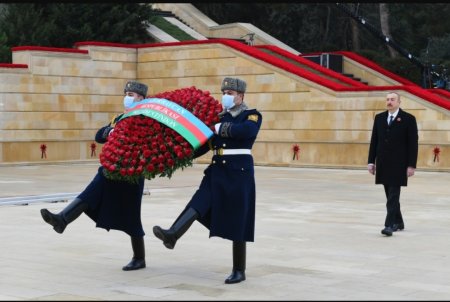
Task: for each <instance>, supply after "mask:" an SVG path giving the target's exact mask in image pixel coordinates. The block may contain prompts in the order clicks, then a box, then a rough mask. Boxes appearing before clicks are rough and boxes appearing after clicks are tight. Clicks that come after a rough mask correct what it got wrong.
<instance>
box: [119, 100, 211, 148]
mask: <svg viewBox="0 0 450 302" xmlns="http://www.w3.org/2000/svg"><path fill="white" fill-rule="evenodd" d="M139 114H142V115H145V116H148V117H150V118H152V119H154V120H157V121H158V122H160V123H162V124H164V125H166V126H167V127H170V128H172V129H173V130H174V131H176V132H177V133H178V134H180V135H181V136H183V137H184V138H185V139H186V140H187V141H188V142H189V143H190V144H191V145H192V147H193V148H194V150H195V149H197V148H198V147H200V146H201V145H203V144H204V143H206V142H207V141H208V139H209V138H211V137H212V136H213V134H214V133H213V132H212V131H211V129H209V128H208V126H206V125H205V124H204V123H203V122H202V121H201V120H200V119H198V118H197V117H196V116H195V115H193V114H192V113H191V112H189V111H188V110H186V109H185V108H183V107H182V106H180V105H178V104H177V103H174V102H172V101H169V100H166V99H160V98H149V99H144V100H142V101H140V102H136V103H134V104H133V106H132V107H131V108H129V109H128V110H127V112H126V113H125V114H124V115H123V116H122V118H121V119H124V118H127V117H129V116H133V115H139Z"/></svg>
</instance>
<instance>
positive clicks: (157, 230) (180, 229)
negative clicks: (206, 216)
mask: <svg viewBox="0 0 450 302" xmlns="http://www.w3.org/2000/svg"><path fill="white" fill-rule="evenodd" d="M197 217H198V213H197V211H196V210H194V209H193V208H188V209H187V210H186V211H184V212H183V213H182V214H181V215H180V216H179V217H178V218H177V219H176V220H175V222H174V223H173V225H172V226H171V227H170V229H169V230H164V229H162V228H161V227H159V226H154V227H153V234H155V236H156V237H157V238H159V239H161V240H162V241H163V243H164V246H165V247H166V248H168V249H173V248H174V247H175V244H176V243H177V240H178V239H180V237H181V236H183V234H184V233H185V232H186V231H187V230H188V229H189V227H190V226H191V225H192V223H193V222H194V221H195V220H196V219H197Z"/></svg>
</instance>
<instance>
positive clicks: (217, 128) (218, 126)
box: [214, 123, 222, 134]
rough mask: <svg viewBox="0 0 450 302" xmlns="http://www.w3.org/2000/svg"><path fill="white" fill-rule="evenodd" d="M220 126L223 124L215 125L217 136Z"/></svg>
mask: <svg viewBox="0 0 450 302" xmlns="http://www.w3.org/2000/svg"><path fill="white" fill-rule="evenodd" d="M220 125H222V123H217V124H215V125H214V128H215V129H216V134H218V133H219V129H220Z"/></svg>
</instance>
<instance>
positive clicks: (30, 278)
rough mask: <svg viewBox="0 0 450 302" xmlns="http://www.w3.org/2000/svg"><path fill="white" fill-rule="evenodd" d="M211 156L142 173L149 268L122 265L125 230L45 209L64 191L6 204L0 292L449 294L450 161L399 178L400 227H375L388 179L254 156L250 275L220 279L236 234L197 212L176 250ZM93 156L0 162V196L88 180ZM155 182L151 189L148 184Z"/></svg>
mask: <svg viewBox="0 0 450 302" xmlns="http://www.w3.org/2000/svg"><path fill="white" fill-rule="evenodd" d="M204 168H205V165H200V164H197V165H194V166H193V167H190V168H187V169H185V170H184V171H180V172H178V173H176V174H175V175H174V176H173V177H172V179H170V180H169V179H163V178H159V179H155V180H152V181H147V182H146V192H147V194H146V195H144V201H143V206H142V220H143V224H144V230H145V231H146V236H145V243H146V254H147V255H146V261H147V268H145V269H143V270H138V271H131V272H124V271H122V270H121V267H122V266H123V265H125V264H126V263H128V261H129V260H130V258H131V256H132V251H131V246H130V240H129V237H128V236H127V235H126V234H124V233H122V232H119V231H113V230H112V231H110V232H107V231H105V230H103V229H99V228H95V225H94V223H93V222H92V221H91V220H90V219H89V218H88V217H87V216H86V215H82V216H80V218H78V219H77V220H76V221H75V222H73V223H72V224H70V225H69V226H68V228H67V229H66V231H65V232H64V234H57V233H55V232H54V231H53V229H52V228H51V227H50V226H49V225H47V224H46V223H44V222H43V220H42V218H41V216H40V214H39V210H40V209H41V208H44V207H45V208H48V209H50V210H51V211H59V210H61V209H62V208H63V207H65V206H66V205H67V202H57V203H49V202H46V203H44V202H39V203H30V204H28V205H0V221H1V224H0V242H1V248H0V271H1V274H0V300H450V258H449V251H450V240H449V239H450V194H449V193H450V173H446V172H421V171H417V173H416V176H414V177H413V178H411V179H410V183H409V186H408V187H406V188H403V189H402V195H401V205H402V211H403V215H404V219H405V230H404V231H401V232H396V233H394V235H393V236H392V237H385V236H383V235H381V234H380V231H381V229H382V227H383V222H384V218H385V197H384V191H383V188H382V187H381V186H376V185H375V184H374V179H373V176H372V175H370V174H369V173H368V172H367V171H365V170H345V169H313V168H276V167H256V181H257V209H256V211H257V212H256V234H255V236H256V238H255V242H254V243H249V244H248V248H247V271H246V273H247V280H246V281H245V282H242V283H239V284H232V285H227V284H224V279H225V278H226V277H227V276H228V274H229V273H230V271H231V265H232V260H231V242H230V241H228V240H224V239H221V238H215V237H213V238H208V237H209V236H208V231H207V229H205V228H204V227H203V226H202V225H200V224H199V223H194V224H193V225H192V227H191V229H189V231H188V232H187V233H186V234H185V236H184V237H183V238H181V239H180V240H179V241H178V243H177V245H176V247H175V249H174V250H168V249H166V248H165V247H164V246H163V245H162V243H161V242H160V241H159V240H158V239H156V238H155V237H154V236H153V234H152V231H151V229H152V227H153V225H156V224H157V225H161V226H162V227H169V226H170V225H171V223H172V221H173V220H174V219H175V218H176V217H177V216H178V214H179V212H180V211H181V210H182V209H183V208H184V206H185V204H186V202H187V201H188V200H189V198H190V197H191V195H192V194H193V193H194V192H195V190H196V189H197V185H198V184H199V183H200V180H201V177H202V171H203V169H204ZM96 170H97V164H94V163H82V164H57V165H49V164H48V165H39V166H36V165H34V166H33V165H3V166H0V198H5V197H11V196H26V195H39V194H50V193H76V192H79V191H81V190H83V189H84V187H85V186H86V185H87V184H88V182H89V181H90V180H91V179H92V177H93V176H94V174H95V173H96ZM148 193H149V194H148Z"/></svg>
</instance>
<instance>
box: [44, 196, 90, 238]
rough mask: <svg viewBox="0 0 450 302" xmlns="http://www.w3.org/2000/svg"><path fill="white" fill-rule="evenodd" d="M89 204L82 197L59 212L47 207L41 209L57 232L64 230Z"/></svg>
mask: <svg viewBox="0 0 450 302" xmlns="http://www.w3.org/2000/svg"><path fill="white" fill-rule="evenodd" d="M87 208H88V205H87V204H86V203H85V202H83V201H82V200H81V199H80V198H75V199H74V200H73V201H72V202H71V203H69V204H68V205H67V206H66V207H65V208H64V209H63V210H62V211H61V212H60V213H59V214H53V213H51V212H50V211H49V210H47V209H41V216H42V218H43V219H44V221H45V222H47V223H48V224H50V225H52V226H53V229H54V230H55V231H56V232H57V233H60V234H61V233H62V232H64V229H65V228H66V226H67V225H68V224H69V223H71V222H72V221H74V220H75V219H77V218H78V216H80V215H81V213H83V212H84V211H85V210H86V209H87Z"/></svg>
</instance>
